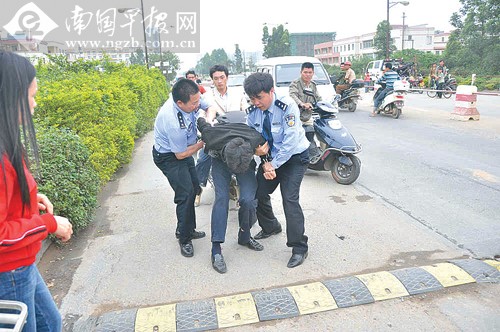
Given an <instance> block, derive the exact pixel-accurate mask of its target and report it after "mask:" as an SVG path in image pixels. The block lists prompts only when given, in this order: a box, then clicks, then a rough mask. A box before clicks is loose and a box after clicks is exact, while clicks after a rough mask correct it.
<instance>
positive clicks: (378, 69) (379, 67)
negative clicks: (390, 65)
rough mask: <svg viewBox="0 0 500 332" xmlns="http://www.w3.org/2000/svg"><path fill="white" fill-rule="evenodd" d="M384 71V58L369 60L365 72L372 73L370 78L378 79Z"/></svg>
mask: <svg viewBox="0 0 500 332" xmlns="http://www.w3.org/2000/svg"><path fill="white" fill-rule="evenodd" d="M383 71H384V60H375V61H370V62H368V64H367V65H366V70H365V73H366V72H368V73H369V74H370V80H372V81H376V80H378V78H379V77H380V76H382V72H383Z"/></svg>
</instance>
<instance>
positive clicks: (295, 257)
mask: <svg viewBox="0 0 500 332" xmlns="http://www.w3.org/2000/svg"><path fill="white" fill-rule="evenodd" d="M306 258H307V251H306V252H305V253H303V254H292V257H290V260H289V261H288V264H287V267H289V268H292V267H296V266H299V265H300V264H302V263H304V261H305V260H306Z"/></svg>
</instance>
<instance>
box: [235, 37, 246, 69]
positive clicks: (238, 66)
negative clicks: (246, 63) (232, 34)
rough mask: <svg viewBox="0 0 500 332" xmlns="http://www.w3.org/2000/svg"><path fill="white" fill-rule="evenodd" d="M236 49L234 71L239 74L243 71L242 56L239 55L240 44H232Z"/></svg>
mask: <svg viewBox="0 0 500 332" xmlns="http://www.w3.org/2000/svg"><path fill="white" fill-rule="evenodd" d="M234 46H235V48H236V50H235V51H234V72H235V73H236V74H239V73H241V72H243V71H244V69H243V56H242V55H241V50H240V45H238V44H235V45H234Z"/></svg>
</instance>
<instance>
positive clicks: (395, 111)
mask: <svg viewBox="0 0 500 332" xmlns="http://www.w3.org/2000/svg"><path fill="white" fill-rule="evenodd" d="M400 115H401V108H399V107H397V106H395V105H392V114H391V116H392V118H393V119H398V118H399V116H400Z"/></svg>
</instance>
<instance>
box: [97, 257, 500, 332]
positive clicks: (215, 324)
mask: <svg viewBox="0 0 500 332" xmlns="http://www.w3.org/2000/svg"><path fill="white" fill-rule="evenodd" d="M474 282H488V283H497V282H500V262H498V261H495V260H485V261H484V262H483V261H480V260H475V259H462V260H452V261H449V262H446V263H436V264H432V265H428V266H422V267H413V268H405V269H399V270H394V271H389V272H387V271H381V272H376V273H369V274H361V275H356V276H352V277H347V278H341V279H334V280H326V281H324V282H313V283H308V284H304V285H297V286H289V287H286V288H278V289H271V290H264V291H258V292H253V293H243V294H236V295H231V296H225V297H218V298H214V299H207V300H201V301H195V302H181V303H177V304H167V305H162V306H155V307H148V308H140V309H130V310H121V311H116V312H111V313H107V314H104V315H103V316H101V317H98V318H97V319H95V318H92V324H88V325H94V328H93V329H92V331H98V332H112V331H120V332H128V331H130V332H132V331H134V332H143V331H144V332H146V331H148V332H149V331H173V332H176V331H207V330H214V329H218V328H226V327H231V326H239V325H246V324H253V323H258V322H262V321H269V320H275V319H284V318H290V317H296V316H299V315H306V314H311V313H317V312H321V311H327V310H334V309H337V308H345V307H351V306H355V305H361V304H367V303H373V302H375V301H382V300H387V299H393V298H400V297H404V296H410V295H415V294H421V293H426V292H432V291H437V290H440V289H443V288H445V287H452V286H458V285H464V284H468V283H474ZM89 321H90V320H89ZM94 322H95V323H94Z"/></svg>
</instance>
